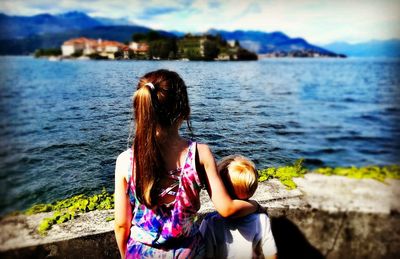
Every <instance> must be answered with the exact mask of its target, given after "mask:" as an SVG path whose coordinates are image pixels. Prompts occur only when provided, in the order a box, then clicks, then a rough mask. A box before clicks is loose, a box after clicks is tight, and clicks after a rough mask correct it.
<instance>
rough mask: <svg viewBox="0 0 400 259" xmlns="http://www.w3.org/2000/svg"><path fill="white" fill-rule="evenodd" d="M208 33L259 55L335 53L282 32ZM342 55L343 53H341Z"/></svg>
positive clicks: (222, 31) (215, 31)
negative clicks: (298, 51) (297, 52)
mask: <svg viewBox="0 0 400 259" xmlns="http://www.w3.org/2000/svg"><path fill="white" fill-rule="evenodd" d="M207 33H209V34H213V35H217V34H219V35H221V36H222V37H223V38H224V39H226V40H238V41H239V42H240V45H241V46H243V47H245V48H246V49H249V50H251V51H254V52H256V53H258V54H267V53H272V52H291V51H297V50H302V51H314V52H317V53H321V54H324V55H334V54H335V53H334V52H333V51H329V50H326V49H324V48H321V47H318V46H315V45H312V44H310V43H308V42H307V41H306V40H304V39H302V38H290V37H289V36H287V35H286V34H284V33H282V32H271V33H267V32H262V31H242V30H236V31H232V32H230V31H224V30H214V29H211V30H209V31H208V32H207ZM339 53H341V52H339Z"/></svg>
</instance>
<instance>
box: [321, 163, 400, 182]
mask: <svg viewBox="0 0 400 259" xmlns="http://www.w3.org/2000/svg"><path fill="white" fill-rule="evenodd" d="M315 172H316V173H319V174H324V175H341V176H346V177H350V178H356V179H361V178H370V179H374V180H377V181H380V182H383V181H384V180H385V179H386V178H393V179H400V166H398V165H389V166H383V167H379V166H373V165H370V166H364V167H355V166H352V167H336V168H331V167H323V168H318V169H316V170H315Z"/></svg>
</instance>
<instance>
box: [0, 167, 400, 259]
mask: <svg viewBox="0 0 400 259" xmlns="http://www.w3.org/2000/svg"><path fill="white" fill-rule="evenodd" d="M294 181H295V183H296V184H297V188H296V189H292V190H288V189H287V188H286V187H285V186H284V185H283V184H282V183H281V182H280V181H279V180H277V179H271V180H269V181H267V182H262V183H260V185H259V188H258V189H257V191H256V193H255V195H254V197H253V199H255V200H257V201H258V202H260V204H262V205H263V206H265V207H267V208H268V211H269V215H270V217H271V220H272V221H271V222H272V230H273V233H274V236H275V238H276V241H277V246H278V253H279V247H282V245H285V244H284V243H281V242H283V240H282V235H280V234H279V233H280V232H279V231H277V230H276V229H277V228H281V227H283V226H282V225H281V224H289V225H290V226H291V227H289V229H286V230H285V231H289V232H290V233H288V234H293V235H294V234H295V233H294V232H296V233H297V235H301V236H302V237H303V239H304V240H303V241H307V242H306V243H304V245H306V244H308V245H309V246H311V247H313V249H315V250H316V251H318V252H319V253H320V254H323V255H327V254H329V255H330V256H333V257H329V258H340V257H341V256H344V255H345V254H347V255H353V256H350V257H352V258H359V257H362V256H367V255H368V256H370V257H381V256H390V255H391V256H393V255H398V254H399V253H400V247H399V246H396V244H398V243H399V242H400V234H398V233H400V232H396V231H395V228H399V226H400V224H399V223H400V202H399V198H400V180H394V179H386V180H385V182H383V183H382V182H378V181H374V180H371V179H351V178H347V177H343V176H325V175H320V174H315V173H309V174H306V175H305V176H304V178H294ZM201 204H202V207H201V209H200V211H199V218H203V217H204V216H205V215H206V214H207V213H209V212H211V211H214V209H213V205H212V203H211V201H210V200H209V197H208V195H207V194H206V193H205V192H202V195H201ZM48 215H49V213H40V214H34V215H32V216H27V215H18V216H11V217H8V218H3V219H1V221H0V222H1V234H0V254H2V256H5V258H11V257H14V256H16V257H19V256H21V257H22V258H28V257H29V256H35V255H36V256H39V254H38V253H39V252H40V253H44V252H45V255H48V254H52V255H54V256H60V257H65V256H66V254H67V253H68V254H69V253H70V252H73V251H75V252H73V253H78V252H79V253H83V254H90V253H94V254H96V255H98V257H99V258H106V257H108V256H106V255H105V254H104V253H108V255H110V253H111V254H112V255H113V256H114V255H117V252H118V250H117V249H116V244H115V240H114V233H113V221H106V220H105V219H106V218H107V217H108V216H110V215H113V210H103V211H92V212H89V213H84V214H82V215H80V216H79V217H78V218H76V219H74V220H71V221H68V222H65V223H62V224H59V225H56V226H55V227H53V228H52V229H50V230H49V232H48V235H46V236H40V235H39V234H37V233H36V232H35V231H34V230H35V227H36V226H37V225H38V224H39V222H40V220H41V219H42V218H45V217H47V216H48ZM289 225H288V226H289ZM288 226H287V227H288ZM274 229H275V231H274ZM282 231H283V230H282ZM349 235H350V236H351V242H350V243H349V241H348V238H349ZM290 236H291V235H288V236H286V235H285V238H284V240H286V241H285V243H286V242H289V243H290V242H291V239H290V238H289V239H288V237H290ZM389 240H390V242H389ZM292 241H293V240H292ZM103 242H106V244H107V246H102V245H100V244H104V243H103ZM296 242H297V241H296ZM366 242H368V246H367V247H364V246H363V244H365V243H366ZM99 245H100V247H107V249H98V248H96V247H99ZM292 245H296V244H292ZM297 245H298V244H297ZM287 246H288V244H287ZM361 247H363V248H362V249H361ZM94 249H97V250H96V251H93V250H94ZM110 249H111V250H110ZM105 251H106V252H105ZM54 253H55V254H54ZM113 256H112V257H113ZM39 257H40V256H39ZM40 258H42V257H40Z"/></svg>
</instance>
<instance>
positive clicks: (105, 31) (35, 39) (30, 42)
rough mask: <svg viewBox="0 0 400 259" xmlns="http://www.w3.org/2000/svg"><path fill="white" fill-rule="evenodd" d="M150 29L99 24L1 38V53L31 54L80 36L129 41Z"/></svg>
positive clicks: (161, 32) (169, 34) (163, 33)
mask: <svg viewBox="0 0 400 259" xmlns="http://www.w3.org/2000/svg"><path fill="white" fill-rule="evenodd" d="M150 30H151V29H150V28H148V27H144V26H123V25H120V26H98V27H94V28H87V29H82V30H68V31H66V32H60V33H46V34H42V35H33V36H29V37H25V38H22V39H0V55H21V54H31V53H33V52H34V51H35V50H36V49H39V48H59V47H60V46H61V45H62V44H63V42H64V41H67V40H69V39H71V38H78V37H87V38H93V39H99V38H101V39H107V40H114V41H119V42H129V41H131V40H132V35H133V34H134V33H146V32H148V31H150ZM158 32H159V33H160V34H161V35H163V36H168V37H175V35H174V34H171V33H169V32H166V31H158Z"/></svg>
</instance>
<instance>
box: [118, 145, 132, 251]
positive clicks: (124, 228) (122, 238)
mask: <svg viewBox="0 0 400 259" xmlns="http://www.w3.org/2000/svg"><path fill="white" fill-rule="evenodd" d="M129 163H130V158H129V153H128V152H124V153H122V154H120V155H119V156H118V158H117V162H116V166H115V193H114V204H115V223H114V233H115V239H116V240H117V245H118V249H119V252H120V254H121V258H125V253H126V247H127V242H128V237H129V233H130V228H131V220H132V207H131V204H130V202H129V197H128V194H127V193H126V190H127V188H128V183H127V179H126V177H127V174H128V170H129Z"/></svg>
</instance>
